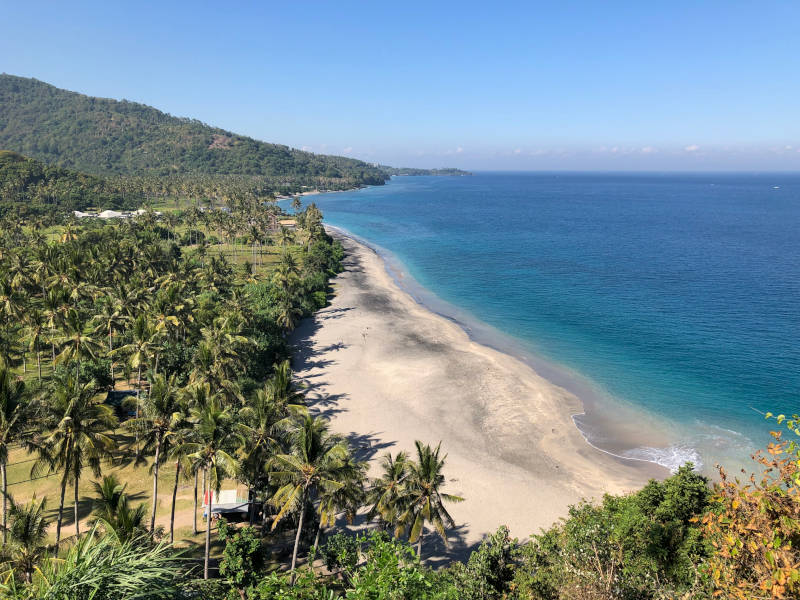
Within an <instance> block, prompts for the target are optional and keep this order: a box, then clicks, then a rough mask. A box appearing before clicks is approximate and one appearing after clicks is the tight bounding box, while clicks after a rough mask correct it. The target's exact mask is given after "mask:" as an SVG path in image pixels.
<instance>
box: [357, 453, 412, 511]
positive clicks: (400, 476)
mask: <svg viewBox="0 0 800 600" xmlns="http://www.w3.org/2000/svg"><path fill="white" fill-rule="evenodd" d="M409 468H410V460H409V458H408V454H407V453H405V452H398V453H397V455H396V456H395V457H392V455H391V453H386V454H385V455H384V456H383V457H382V458H381V471H382V473H381V476H380V477H378V478H377V479H373V480H372V485H371V486H370V490H369V494H368V496H367V499H368V501H369V502H370V503H371V504H372V507H371V508H370V509H369V512H368V513H367V518H369V519H370V520H371V519H374V518H376V517H378V518H379V519H380V520H381V521H382V522H383V523H384V524H385V525H386V526H387V527H395V526H396V525H397V517H398V515H399V514H400V512H403V511H402V510H400V508H401V503H402V497H403V491H404V488H403V485H404V484H405V480H406V477H407V476H408V472H409Z"/></svg>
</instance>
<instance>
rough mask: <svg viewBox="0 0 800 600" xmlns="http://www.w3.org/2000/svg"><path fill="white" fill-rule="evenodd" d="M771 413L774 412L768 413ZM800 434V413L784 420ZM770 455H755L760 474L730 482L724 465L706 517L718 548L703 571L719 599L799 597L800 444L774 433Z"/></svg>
mask: <svg viewBox="0 0 800 600" xmlns="http://www.w3.org/2000/svg"><path fill="white" fill-rule="evenodd" d="M768 417H771V415H769V414H768ZM777 421H778V423H784V422H785V425H786V427H787V429H788V431H789V434H790V435H792V434H793V438H794V436H800V417H798V416H796V415H795V416H794V417H792V418H791V419H789V420H788V421H785V419H784V417H783V415H780V416H778V417H777ZM772 434H773V436H774V437H775V440H776V441H775V442H773V443H771V444H770V445H769V446H768V448H767V455H766V456H765V455H764V454H763V453H761V452H759V453H757V454H756V455H755V456H754V457H753V458H754V460H756V461H757V462H758V463H759V464H760V465H762V466H763V467H764V472H763V474H762V476H761V477H760V478H757V477H756V476H755V475H752V474H751V475H750V476H749V477H747V478H746V479H745V481H744V482H740V481H739V480H738V479H733V480H731V479H730V477H728V475H727V473H725V471H724V470H722V469H720V475H721V482H720V483H719V484H718V485H717V486H716V488H715V492H714V496H713V499H712V509H711V510H710V511H709V512H708V513H706V515H705V516H704V517H703V519H702V524H703V528H704V532H705V535H706V537H707V538H708V540H709V541H710V543H711V544H712V545H713V548H714V552H713V553H712V554H711V556H710V557H709V559H708V561H707V563H706V564H705V565H704V566H703V568H702V572H703V574H704V576H705V577H706V581H707V584H708V586H709V587H710V588H711V590H713V595H714V597H719V598H732V599H733V598H736V599H741V600H745V599H750V598H776V599H777V598H797V597H798V596H799V595H800V446H798V444H797V442H796V441H795V439H796V438H794V439H792V440H791V441H789V442H787V441H785V440H783V439H782V434H781V432H777V431H775V432H772Z"/></svg>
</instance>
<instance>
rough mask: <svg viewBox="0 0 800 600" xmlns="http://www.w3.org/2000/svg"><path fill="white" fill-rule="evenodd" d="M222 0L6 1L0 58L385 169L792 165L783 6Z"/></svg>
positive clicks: (799, 120)
mask: <svg viewBox="0 0 800 600" xmlns="http://www.w3.org/2000/svg"><path fill="white" fill-rule="evenodd" d="M125 4H127V6H125ZM230 4H231V5H234V4H235V6H231V7H227V6H225V7H223V6H224V3H219V2H214V3H211V2H208V3H205V2H199V1H198V2H191V3H189V2H187V3H181V2H164V1H162V2H158V3H148V2H136V3H132V2H131V3H123V2H119V3H115V2H107V1H106V2H102V3H99V2H98V3H88V2H47V3H44V2H34V1H29V2H10V1H6V2H3V3H2V14H3V18H2V21H1V22H0V71H4V72H7V73H13V74H15V75H22V76H27V77H36V78H37V79H40V80H43V81H47V82H49V83H52V84H54V85H57V86H58V87H63V88H67V89H72V90H76V91H79V92H82V93H86V94H91V95H96V96H104V97H113V98H127V99H129V100H136V101H139V102H143V103H146V104H150V105H153V106H155V107H157V108H160V109H162V110H165V111H167V112H169V113H172V114H175V115H179V116H189V117H195V118H198V119H201V120H203V121H205V122H208V123H211V124H214V125H218V126H221V127H224V128H226V129H230V130H233V131H235V132H237V133H242V134H246V135H250V136H252V137H255V138H258V139H262V140H266V141H271V142H279V143H285V144H288V145H291V146H294V147H298V148H302V147H305V148H307V149H310V150H313V151H316V152H327V153H335V154H346V155H351V156H355V157H358V158H362V159H365V160H369V161H376V162H383V163H388V164H393V165H408V166H423V167H436V166H458V167H464V168H469V169H531V170H536V169H612V170H627V169H632V170H633V169H635V170H671V169H680V170H698V169H709V170H717V169H749V170H773V169H775V170H785V169H792V170H796V169H800V110H799V109H800V35H798V29H797V27H798V23H800V3H797V2H793V1H786V0H782V1H770V0H766V1H763V2H736V1H730V0H729V1H727V2H714V1H700V2H698V1H696V0H694V1H672V2H634V1H631V2H613V1H605V2H598V1H586V2H569V1H562V2H518V3H517V2H489V3H470V2H458V3H455V2H453V3H449V2H420V3H416V2H402V3H399V2H397V3H384V2H347V1H337V2H331V1H328V2H310V1H304V2H279V3H272V2H254V3H233V2H232V3H230Z"/></svg>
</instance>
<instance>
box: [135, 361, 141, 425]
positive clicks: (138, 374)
mask: <svg viewBox="0 0 800 600" xmlns="http://www.w3.org/2000/svg"><path fill="white" fill-rule="evenodd" d="M141 391H142V363H141V362H140V363H139V369H138V370H137V372H136V418H137V419H138V418H139V395H140V394H141ZM136 439H137V440H138V439H139V434H138V433H137V434H136Z"/></svg>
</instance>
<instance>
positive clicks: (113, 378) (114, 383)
mask: <svg viewBox="0 0 800 600" xmlns="http://www.w3.org/2000/svg"><path fill="white" fill-rule="evenodd" d="M112 352H114V342H113V341H112V339H111V327H109V328H108V355H109V356H111V354H112ZM116 387H117V378H116V376H115V375H114V359H113V358H112V359H111V389H112V390H113V389H115V388H116Z"/></svg>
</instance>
